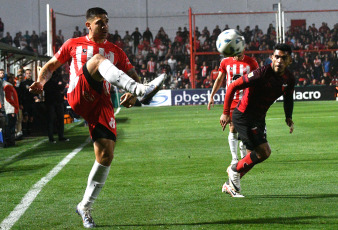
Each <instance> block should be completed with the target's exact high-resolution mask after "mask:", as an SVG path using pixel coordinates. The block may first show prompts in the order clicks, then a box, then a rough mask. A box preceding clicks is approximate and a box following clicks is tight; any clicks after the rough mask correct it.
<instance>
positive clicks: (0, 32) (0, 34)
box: [0, 18, 5, 39]
mask: <svg viewBox="0 0 338 230" xmlns="http://www.w3.org/2000/svg"><path fill="white" fill-rule="evenodd" d="M4 29H5V25H4V23H3V21H2V19H1V18H0V39H1V38H3V36H4Z"/></svg>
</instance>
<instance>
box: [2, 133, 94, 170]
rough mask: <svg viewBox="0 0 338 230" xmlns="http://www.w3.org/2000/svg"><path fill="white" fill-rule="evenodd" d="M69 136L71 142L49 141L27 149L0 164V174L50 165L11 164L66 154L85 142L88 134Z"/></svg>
mask: <svg viewBox="0 0 338 230" xmlns="http://www.w3.org/2000/svg"><path fill="white" fill-rule="evenodd" d="M68 137H69V138H70V141H69V142H57V143H56V144H52V143H49V142H48V141H47V142H44V143H42V144H41V145H39V146H37V147H35V148H32V149H27V150H26V151H24V152H23V153H22V154H20V155H18V156H16V157H14V158H13V159H11V160H10V161H7V162H5V163H4V164H2V165H0V175H1V174H2V173H5V172H14V171H15V172H16V173H20V172H21V173H24V172H25V173H28V172H32V171H35V170H39V169H41V168H43V167H46V166H48V165H49V163H48V162H47V163H45V164H32V165H26V166H24V165H20V166H11V165H13V164H15V163H17V162H19V161H23V160H31V159H37V158H45V159H47V158H49V157H53V156H60V155H62V156H63V155H66V154H68V153H69V152H70V151H72V150H73V149H74V148H77V147H78V145H79V143H83V140H85V139H86V138H88V135H76V133H74V134H73V135H69V136H68ZM54 163H55V162H54Z"/></svg>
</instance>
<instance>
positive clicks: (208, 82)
mask: <svg viewBox="0 0 338 230" xmlns="http://www.w3.org/2000/svg"><path fill="white" fill-rule="evenodd" d="M212 85H213V83H212V80H211V79H210V75H208V76H207V77H206V78H205V79H204V81H203V88H206V89H208V88H211V87H212Z"/></svg>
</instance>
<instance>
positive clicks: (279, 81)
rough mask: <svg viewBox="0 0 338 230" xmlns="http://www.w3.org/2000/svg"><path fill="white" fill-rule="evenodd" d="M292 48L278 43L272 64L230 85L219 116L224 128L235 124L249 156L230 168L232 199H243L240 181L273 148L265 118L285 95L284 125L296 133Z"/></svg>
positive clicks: (229, 184) (228, 184) (229, 189)
mask: <svg viewBox="0 0 338 230" xmlns="http://www.w3.org/2000/svg"><path fill="white" fill-rule="evenodd" d="M291 53H292V50H291V47H290V46H289V45H287V44H277V45H276V47H275V50H274V54H273V56H272V63H271V64H267V65H265V66H262V67H260V68H258V69H256V70H254V71H253V72H251V73H249V74H245V75H244V76H242V77H240V78H238V79H237V80H236V81H234V82H233V83H231V84H230V85H229V87H228V89H227V92H226V95H225V98H224V110H223V114H222V115H221V117H220V124H221V126H222V128H223V130H224V129H225V127H226V126H227V124H230V122H232V123H233V125H234V127H235V129H236V130H237V132H238V134H239V137H240V138H241V140H242V141H243V142H244V144H245V146H246V148H247V150H248V154H247V155H246V156H245V157H244V158H243V159H241V160H240V161H238V163H237V164H234V165H230V166H229V167H228V169H227V172H228V176H229V183H226V184H225V185H224V186H225V189H226V191H227V192H228V193H229V194H230V195H231V196H233V197H240V196H242V195H241V194H240V190H241V187H240V178H241V177H243V176H244V175H245V174H246V173H247V172H248V171H249V170H250V169H252V168H253V167H254V166H255V165H256V164H258V163H260V162H263V161H264V160H266V159H267V158H268V157H269V156H270V154H271V149H270V146H269V143H268V141H267V139H266V129H265V116H266V113H267V111H268V109H269V108H270V106H271V105H272V104H273V103H274V102H275V101H276V100H277V99H278V98H279V97H280V96H283V102H284V113H285V118H286V119H285V122H286V124H287V125H288V126H289V127H290V133H292V132H293V121H292V112H293V91H294V86H295V77H294V76H293V75H292V73H291V72H290V71H289V70H288V69H287V67H288V66H289V65H290V64H291V62H292V58H291ZM241 89H245V91H244V95H243V97H242V99H241V100H240V102H239V103H238V105H237V107H236V108H235V110H234V111H233V113H232V117H231V116H230V114H231V105H232V101H233V97H234V94H235V93H236V92H237V90H241Z"/></svg>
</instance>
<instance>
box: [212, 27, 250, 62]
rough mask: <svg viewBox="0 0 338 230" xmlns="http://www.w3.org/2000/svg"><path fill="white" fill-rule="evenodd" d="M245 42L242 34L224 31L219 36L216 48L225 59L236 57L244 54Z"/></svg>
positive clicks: (232, 30) (230, 30) (231, 30)
mask: <svg viewBox="0 0 338 230" xmlns="http://www.w3.org/2000/svg"><path fill="white" fill-rule="evenodd" d="M244 46H245V40H244V37H243V36H242V34H241V33H240V32H239V31H238V30H235V29H228V30H224V31H223V32H222V33H220V34H219V35H218V38H217V41H216V48H217V50H218V52H220V53H221V54H223V55H224V56H225V57H234V56H237V55H239V54H240V53H242V52H243V50H244Z"/></svg>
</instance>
